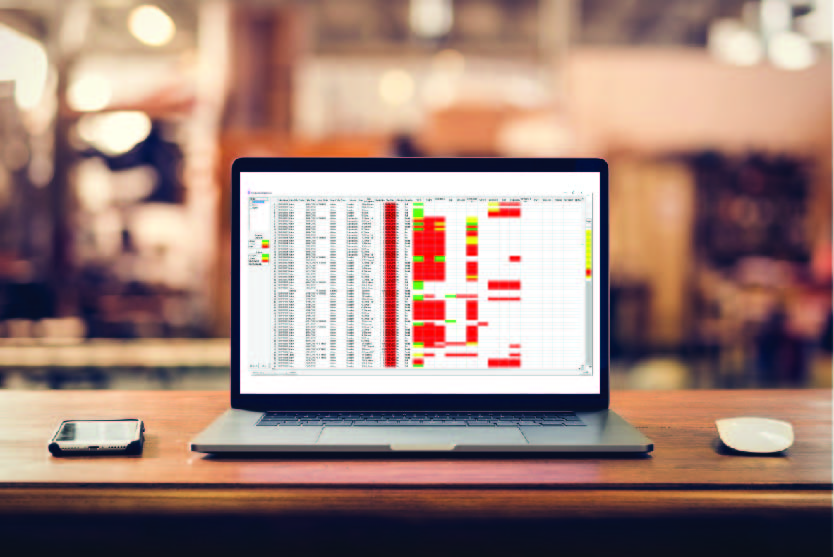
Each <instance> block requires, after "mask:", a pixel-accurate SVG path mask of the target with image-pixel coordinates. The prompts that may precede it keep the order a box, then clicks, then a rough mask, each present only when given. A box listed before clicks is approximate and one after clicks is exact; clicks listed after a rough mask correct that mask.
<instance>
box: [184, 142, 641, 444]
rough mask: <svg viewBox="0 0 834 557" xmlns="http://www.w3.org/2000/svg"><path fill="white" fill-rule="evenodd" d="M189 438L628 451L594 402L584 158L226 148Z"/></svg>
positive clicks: (601, 216)
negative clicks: (206, 335) (219, 373)
mask: <svg viewBox="0 0 834 557" xmlns="http://www.w3.org/2000/svg"><path fill="white" fill-rule="evenodd" d="M231 255H232V265H231V267H232V276H231V285H232V322H231V408H230V409H229V410H227V411H226V412H225V413H224V414H223V415H221V416H220V417H218V418H217V419H216V420H215V421H214V423H212V424H211V425H210V426H209V427H208V428H206V429H205V430H204V431H203V432H201V433H200V434H199V435H197V437H196V438H194V439H193V440H192V441H191V450H192V451H196V452H201V453H244V452H259V453H263V452H366V451H367V452H418V451H429V452H553V453H560V452H583V453H585V452H595V453H603V452H604V453H646V452H650V451H651V450H652V448H653V446H652V442H651V440H649V439H648V438H646V437H645V436H644V435H643V434H642V433H640V432H639V431H638V430H637V429H635V428H633V427H632V426H630V425H629V424H628V423H627V422H626V421H625V420H623V419H622V418H621V417H620V416H618V415H617V414H616V413H614V412H613V411H611V410H610V409H609V408H608V405H609V381H608V375H609V362H608V166H607V164H606V162H605V161H603V160H600V159H489V158H456V159H442V158H437V159H417V158H411V159H391V158H385V159H383V158H379V159H373V158H369V159H348V158H342V159H337V158H319V159H316V158H304V159H292V158H243V159H238V160H236V161H235V162H234V164H233V167H232V254H231Z"/></svg>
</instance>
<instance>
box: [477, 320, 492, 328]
mask: <svg viewBox="0 0 834 557" xmlns="http://www.w3.org/2000/svg"><path fill="white" fill-rule="evenodd" d="M478 327H489V323H487V322H486V321H478Z"/></svg>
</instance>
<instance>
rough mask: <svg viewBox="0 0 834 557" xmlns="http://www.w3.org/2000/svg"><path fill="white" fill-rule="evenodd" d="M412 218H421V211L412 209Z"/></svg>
mask: <svg viewBox="0 0 834 557" xmlns="http://www.w3.org/2000/svg"><path fill="white" fill-rule="evenodd" d="M413 216H414V218H415V219H421V218H423V210H422V209H414V213H413Z"/></svg>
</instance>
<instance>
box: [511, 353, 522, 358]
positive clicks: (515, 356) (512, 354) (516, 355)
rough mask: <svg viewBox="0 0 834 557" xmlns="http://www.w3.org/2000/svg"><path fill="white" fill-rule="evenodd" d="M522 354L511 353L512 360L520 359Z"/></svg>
mask: <svg viewBox="0 0 834 557" xmlns="http://www.w3.org/2000/svg"><path fill="white" fill-rule="evenodd" d="M520 357H521V352H510V358H520Z"/></svg>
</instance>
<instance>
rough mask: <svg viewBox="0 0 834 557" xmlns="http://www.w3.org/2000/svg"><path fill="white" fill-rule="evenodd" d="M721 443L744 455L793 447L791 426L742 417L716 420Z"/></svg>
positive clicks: (778, 422) (779, 422) (780, 421)
mask: <svg viewBox="0 0 834 557" xmlns="http://www.w3.org/2000/svg"><path fill="white" fill-rule="evenodd" d="M715 426H716V427H717V428H718V435H719V436H720V437H721V441H722V442H723V443H724V444H725V445H727V446H728V447H730V448H731V449H735V450H737V451H741V452H745V453H758V454H768V453H778V452H780V451H784V450H785V449H787V448H788V447H790V446H791V445H793V426H792V425H791V424H789V423H788V422H783V421H782V420H773V419H770V418H754V417H749V416H743V417H738V418H725V419H723V420H716V421H715Z"/></svg>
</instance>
